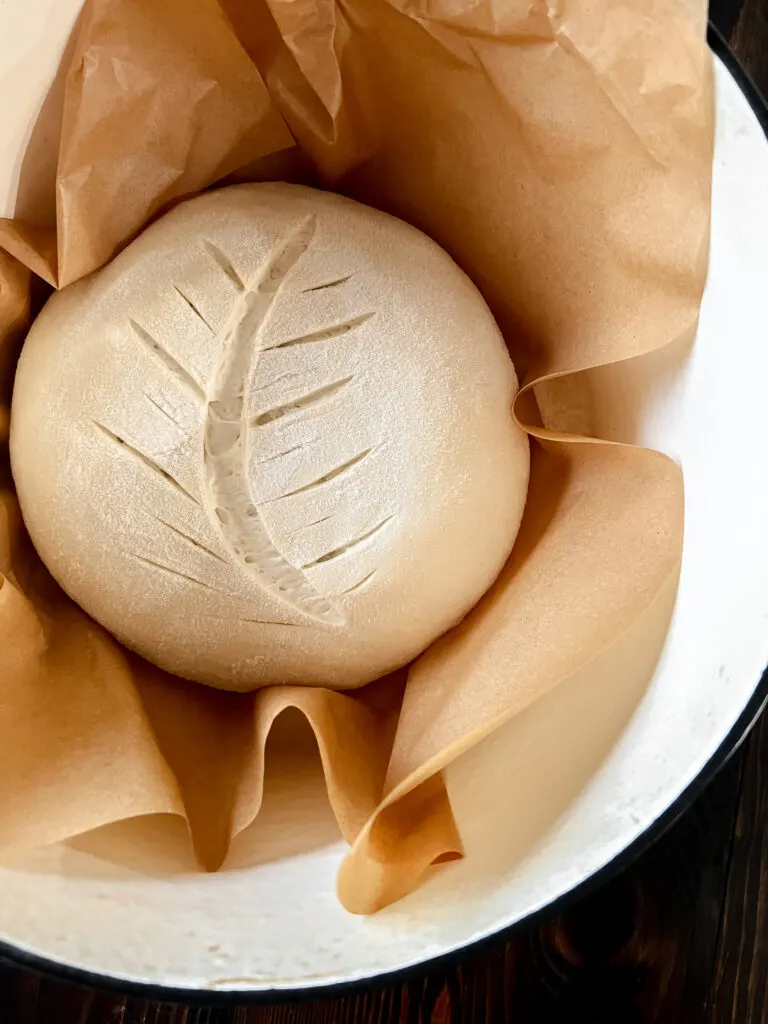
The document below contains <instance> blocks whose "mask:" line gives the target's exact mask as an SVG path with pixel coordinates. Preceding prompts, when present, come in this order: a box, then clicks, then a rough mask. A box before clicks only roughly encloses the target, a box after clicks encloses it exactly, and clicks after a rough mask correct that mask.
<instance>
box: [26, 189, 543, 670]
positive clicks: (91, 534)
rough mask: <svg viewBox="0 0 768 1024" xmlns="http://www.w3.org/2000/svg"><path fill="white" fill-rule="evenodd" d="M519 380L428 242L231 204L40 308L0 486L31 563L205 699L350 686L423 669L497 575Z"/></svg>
mask: <svg viewBox="0 0 768 1024" xmlns="http://www.w3.org/2000/svg"><path fill="white" fill-rule="evenodd" d="M516 387H517V380H516V377H515V372H514V369H513V367H512V363H511V361H510V359H509V355H508V353H507V350H506V348H505V346H504V342H503V340H502V338H501V335H500V333H499V330H498V328H497V326H496V324H495V322H494V320H493V318H492V317H491V314H490V312H489V311H488V308H487V306H486V305H485V303H484V301H483V299H482V298H481V296H480V294H479V292H478V291H477V290H476V288H475V287H474V286H473V285H472V283H471V282H470V281H469V280H468V278H467V277H466V276H465V275H464V273H463V272H462V271H461V270H459V268H458V267H457V266H456V265H455V264H454V263H453V262H452V260H451V259H450V258H449V257H448V256H447V255H446V253H444V252H443V251H442V250H441V249H440V248H439V247H438V246H437V245H435V243H434V242H432V241H430V239H428V238H427V237H426V236H425V235H423V234H421V233H420V232H419V231H416V230H415V229H414V228H412V227H410V226H408V225H407V224H404V223H403V222H401V221H399V220H396V219H395V218H393V217H390V216H388V215H386V214H383V213H379V212H377V211H375V210H372V209H369V208H368V207H365V206H362V205H360V204H358V203H354V202H352V201H351V200H348V199H343V198H341V197H339V196H335V195H331V194H329V193H324V192H319V191H315V190H313V189H308V188H303V187H299V186H293V185H283V184H266V185H242V186H236V187H232V188H227V189H222V190H220V191H217V192H211V193H207V194H205V195H203V196H199V197H197V198H195V199H192V200H190V201H188V202H186V203H183V204H182V205H180V206H178V207H176V208H175V209H174V210H173V211H172V212H171V213H169V214H167V215H166V216H165V217H163V218H162V219H161V220H160V221H158V222H157V223H156V224H154V225H153V226H152V227H150V228H148V229H147V230H146V231H145V232H144V233H143V234H142V235H141V236H140V237H139V238H138V239H137V240H136V241H135V242H133V243H132V244H131V245H130V246H129V247H128V248H127V249H126V250H125V252H123V253H122V254H121V255H120V256H118V257H117V258H116V259H115V260H114V261H113V262H112V263H111V264H110V265H108V266H107V267H106V268H104V269H103V270H100V271H98V272H97V273H96V274H94V275H92V276H91V277H90V278H87V279H86V280H84V281H82V282H79V283H78V284H76V285H73V286H71V287H69V288H67V289H65V290H64V291H63V292H61V293H60V294H57V295H55V296H54V297H53V298H52V299H51V300H50V301H49V302H48V304H47V305H46V307H45V309H44V310H43V312H42V314H41V315H40V317H39V318H38V319H37V321H36V322H35V324H34V326H33V328H32V330H31V332H30V334H29V337H28V338H27V341H26V344H25V346H24V350H23V352H22V356H21V359H20V362H19V368H18V372H17V376H16V384H15V390H14V396H13V406H12V419H11V457H12V465H13V473H14V478H15V481H16V486H17V489H18V494H19V500H20V502H21V508H22V512H23V515H24V520H25V522H26V525H27V527H28V529H29V532H30V535H31V537H32V540H33V542H34V544H35V546H36V548H37V550H38V552H39V554H40V556H41V558H42V559H43V561H44V562H45V564H46V565H47V566H48V568H49V569H50V571H51V572H52V573H53V575H54V576H55V578H56V579H57V580H58V582H59V583H60V584H61V586H62V587H63V588H64V589H65V590H66V591H67V593H68V594H69V595H70V596H71V597H72V598H73V599H74V600H75V601H77V602H78V603H79V604H80V605H81V606H82V607H83V608H84V609H85V610H86V611H87V612H88V613H89V614H90V615H91V616H92V617H93V618H94V619H96V620H97V621H98V622H100V623H102V625H104V626H105V627H106V628H107V629H108V630H110V631H111V632H112V633H114V634H115V636H116V637H118V639H120V640H121V641H122V642H123V643H124V644H125V645H126V646H128V647H130V648H132V649H133V650H135V651H138V652H139V653H140V654H142V655H144V656H145V657H146V658H148V659H149V660H151V661H153V662H155V663H156V664H158V665H160V666H161V667H162V668H165V669H167V670H169V671H171V672H174V673H176V674H178V675H181V676H184V677H186V678H189V679H195V680H199V681H201V682H205V683H209V684H212V685H215V686H220V687H225V688H228V689H236V690H246V689H252V688H254V687H256V686H260V685H265V684H273V683H297V684H307V685H324V686H330V687H334V688H337V689H346V688H349V687H354V686H359V685H362V684H363V683H366V682H369V681H370V680H372V679H375V678H377V677H379V676H381V675H383V674H385V673H387V672H389V671H391V670H393V669H395V668H397V667H399V666H401V665H403V664H405V663H406V662H408V661H410V660H411V659H412V658H413V657H415V656H416V655H417V654H419V653H420V652H421V651H422V650H424V648H425V647H427V646H428V645H429V644H430V643H431V642H432V641H433V640H434V639H435V638H437V637H438V636H440V635H441V634H442V633H444V632H445V631H446V630H447V629H449V628H450V627H451V626H453V625H455V624H456V623H457V622H458V621H460V620H461V619H462V617H463V616H464V615H465V614H466V613H467V611H468V610H469V609H470V608H471V607H472V606H473V605H474V604H475V603H476V602H477V600H478V599H479V598H480V597H481V596H482V594H483V593H484V592H485V591H486V590H487V589H488V587H489V586H490V585H491V584H492V583H493V581H494V579H495V578H496V576H497V575H498V573H499V571H500V570H501V568H502V566H503V565H504V562H505V561H506V559H507V557H508V555H509V552H510V550H511V548H512V545H513V543H514V540H515V536H516V534H517V530H518V526H519V523H520V518H521V516H522V511H523V505H524V502H525V496H526V490H527V482H528V458H529V457H528V442H527V438H526V437H525V435H524V433H523V432H522V431H521V430H520V428H519V427H518V426H517V425H516V424H515V422H514V420H513V417H512V400H513V397H514V394H515V391H516Z"/></svg>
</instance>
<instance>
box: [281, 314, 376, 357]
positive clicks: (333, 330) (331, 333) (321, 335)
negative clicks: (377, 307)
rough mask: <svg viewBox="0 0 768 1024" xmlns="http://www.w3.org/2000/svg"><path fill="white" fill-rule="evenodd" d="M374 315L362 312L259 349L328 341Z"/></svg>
mask: <svg viewBox="0 0 768 1024" xmlns="http://www.w3.org/2000/svg"><path fill="white" fill-rule="evenodd" d="M375 316H376V312H375V311H373V312H371V313H363V314H361V315H360V316H354V317H351V318H350V319H349V320H345V321H344V322H343V323H340V324H332V325H331V326H330V327H324V328H322V330H319V331H312V332H311V333H310V334H302V335H300V336H299V337H297V338H289V339H288V340H287V341H279V342H277V343H276V344H275V345H265V346H264V348H263V349H262V350H261V351H262V352H275V351H277V350H278V349H281V348H291V347H292V346H293V345H308V344H312V343H313V342H317V341H329V340H330V339H331V338H338V337H340V336H341V335H343V334H349V332H350V331H353V330H354V329H355V328H356V327H360V326H362V324H365V323H368V321H369V320H371V319H372V318H373V317H375Z"/></svg>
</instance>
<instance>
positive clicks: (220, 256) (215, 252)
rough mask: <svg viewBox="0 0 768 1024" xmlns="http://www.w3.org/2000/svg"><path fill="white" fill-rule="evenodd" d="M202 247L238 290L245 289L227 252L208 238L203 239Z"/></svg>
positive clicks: (242, 290)
mask: <svg viewBox="0 0 768 1024" xmlns="http://www.w3.org/2000/svg"><path fill="white" fill-rule="evenodd" d="M203 248H204V249H205V251H206V252H207V253H208V255H209V256H210V257H211V259H212V260H213V262H214V263H216V264H218V266H219V268H220V269H221V270H223V271H224V273H225V274H226V275H227V277H228V278H229V280H230V281H231V282H232V284H233V285H234V286H235V288H237V290H238V291H239V292H244V291H245V281H243V279H242V277H240V275H239V274H238V272H237V271H236V270H235V267H234V264H233V263H232V260H231V259H230V258H229V256H227V254H226V253H225V252H224V251H223V249H220V248H219V247H218V245H216V244H215V243H213V242H212V241H211V240H210V239H209V238H204V239H203Z"/></svg>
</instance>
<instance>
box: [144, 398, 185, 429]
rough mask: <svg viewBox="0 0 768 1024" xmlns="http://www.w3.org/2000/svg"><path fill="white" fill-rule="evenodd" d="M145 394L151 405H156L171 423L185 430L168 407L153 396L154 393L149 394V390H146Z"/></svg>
mask: <svg viewBox="0 0 768 1024" xmlns="http://www.w3.org/2000/svg"><path fill="white" fill-rule="evenodd" d="M143 395H144V397H145V398H146V400H147V401H148V402H149V403H150V405H154V407H155V408H156V409H157V411H158V412H160V413H162V414H163V416H164V417H165V419H167V420H168V422H169V423H172V424H173V425H174V427H176V428H177V429H178V430H182V431H183V430H184V428H183V427H182V425H181V424H180V423H179V421H178V420H175V419H174V418H173V416H171V414H170V413H169V412H168V410H167V409H166V408H164V407H163V406H162V405H160V403H159V402H157V401H156V400H155V399H154V398H153V397H152V395H150V394H149V392H148V391H144V392H143Z"/></svg>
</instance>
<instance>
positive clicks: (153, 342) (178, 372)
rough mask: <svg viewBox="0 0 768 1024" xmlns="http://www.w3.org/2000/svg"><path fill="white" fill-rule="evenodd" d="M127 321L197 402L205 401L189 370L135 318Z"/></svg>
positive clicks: (138, 336) (202, 392)
mask: <svg viewBox="0 0 768 1024" xmlns="http://www.w3.org/2000/svg"><path fill="white" fill-rule="evenodd" d="M128 323H129V325H130V327H131V330H132V331H133V333H134V334H135V336H136V337H137V338H138V339H139V341H140V342H141V343H142V344H143V345H144V346H145V348H147V349H149V351H150V352H151V353H152V355H154V356H155V358H156V359H158V360H159V361H160V362H161V363H162V364H163V366H164V367H165V368H166V370H168V371H169V372H170V373H171V374H173V376H174V377H175V378H176V380H177V381H179V383H180V384H183V385H184V387H185V388H186V389H187V390H188V391H191V392H192V394H193V395H194V397H195V398H196V399H197V401H198V402H200V403H201V404H202V403H203V402H205V393H204V391H203V389H202V387H201V386H200V384H198V382H197V381H196V380H195V378H194V377H193V376H192V374H191V373H190V372H189V370H186V369H185V368H184V367H183V366H182V365H181V363H180V362H179V361H178V360H177V359H174V357H173V356H172V355H171V353H170V352H169V351H168V350H167V349H166V348H164V347H163V345H161V344H160V342H159V341H158V340H157V338H155V337H153V336H152V335H151V334H150V333H149V331H147V330H146V329H145V328H144V327H142V326H141V324H138V323H136V321H135V320H131V319H130V318H129V319H128Z"/></svg>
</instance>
